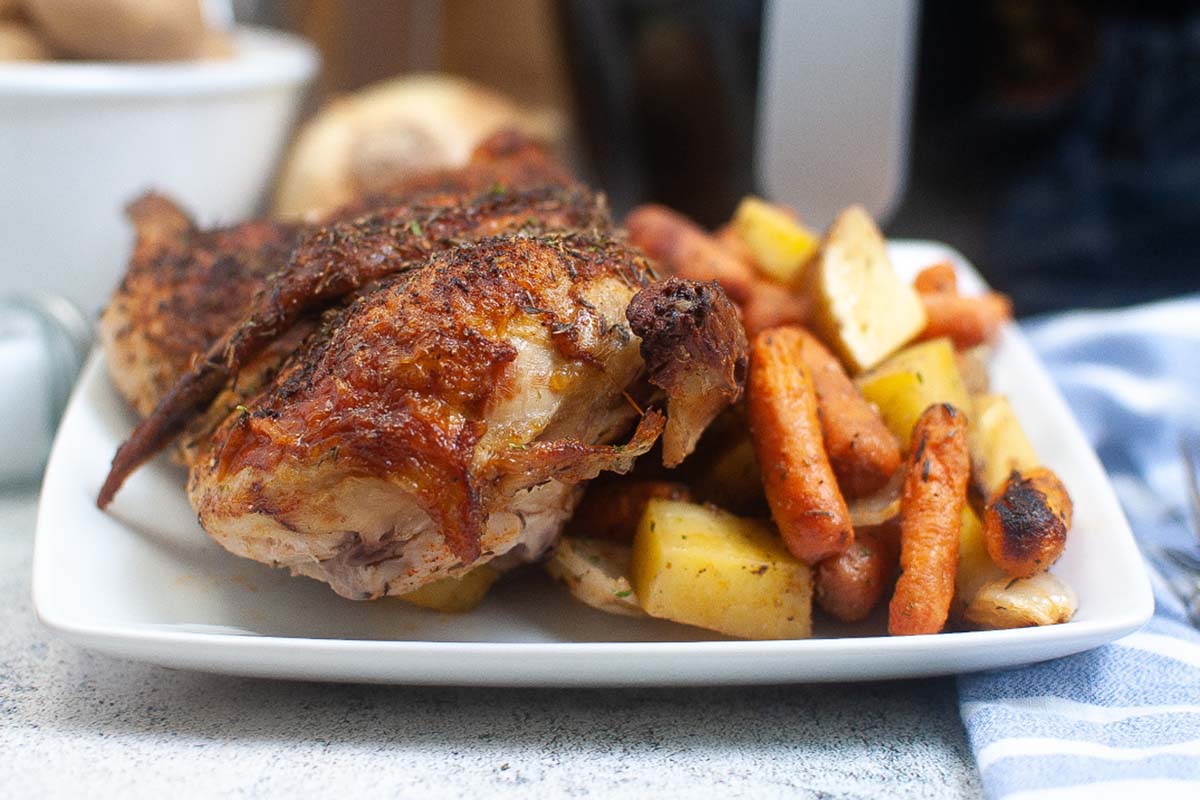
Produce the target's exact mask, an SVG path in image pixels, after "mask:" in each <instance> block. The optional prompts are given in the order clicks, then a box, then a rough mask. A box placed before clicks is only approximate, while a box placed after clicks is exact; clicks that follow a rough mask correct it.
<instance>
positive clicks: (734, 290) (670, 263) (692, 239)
mask: <svg viewBox="0 0 1200 800" xmlns="http://www.w3.org/2000/svg"><path fill="white" fill-rule="evenodd" d="M625 228H626V229H627V230H628V231H629V240H630V241H631V242H633V243H634V244H635V245H637V246H638V247H640V248H641V249H642V250H643V251H645V253H646V255H648V256H650V258H652V259H654V260H655V261H657V262H659V263H660V264H661V265H662V266H663V268H664V269H666V270H668V271H669V272H670V273H671V274H674V275H678V276H679V277H681V278H690V279H692V280H698V281H711V280H715V281H717V282H719V283H720V284H721V288H723V289H724V290H725V292H726V293H727V294H728V295H729V297H730V298H731V299H732V300H733V301H734V302H736V303H744V302H745V301H746V299H747V298H748V297H749V296H750V291H751V284H753V283H754V282H755V281H756V280H757V277H756V276H755V274H754V268H753V267H751V266H750V264H748V263H746V262H744V261H742V260H741V259H739V258H738V257H737V256H735V255H732V254H731V253H730V252H729V251H728V250H727V249H726V248H725V247H724V246H722V245H721V243H720V242H718V241H717V240H716V239H714V238H713V237H712V236H711V235H709V234H708V233H706V232H705V231H704V229H703V228H701V227H700V226H698V225H696V224H695V223H694V222H692V221H691V220H690V219H688V218H687V217H685V216H683V215H682V214H678V213H676V212H674V211H672V210H670V209H669V208H664V207H663V206H658V205H644V206H638V207H637V208H635V209H634V210H633V211H631V212H629V216H627V217H626V218H625Z"/></svg>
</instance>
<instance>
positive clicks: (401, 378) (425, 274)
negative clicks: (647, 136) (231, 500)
mask: <svg viewBox="0 0 1200 800" xmlns="http://www.w3.org/2000/svg"><path fill="white" fill-rule="evenodd" d="M602 278H603V279H616V280H618V281H620V282H622V283H623V284H624V285H627V286H628V287H629V289H628V291H629V293H630V294H632V292H633V291H635V290H636V289H640V288H642V287H643V286H644V285H645V283H646V282H647V281H648V280H649V272H648V269H647V267H646V265H645V262H644V261H642V260H641V259H640V258H639V257H638V256H637V255H636V254H635V253H633V252H632V251H629V250H627V249H625V248H623V247H622V246H621V245H619V244H617V243H615V242H613V241H611V240H607V239H603V238H596V237H590V236H586V235H571V234H563V235H544V236H541V237H537V238H533V237H525V236H514V237H506V238H492V239H485V240H483V241H481V242H478V243H474V244H465V245H462V246H459V247H456V248H454V249H452V250H449V251H446V252H443V253H440V254H437V255H434V256H432V257H431V258H429V259H428V260H427V261H425V262H423V263H422V265H421V266H415V267H413V268H412V269H410V270H408V271H406V272H403V273H401V274H398V275H395V276H393V277H391V278H388V279H386V280H384V281H380V282H378V283H377V284H375V285H374V286H372V287H371V288H369V289H367V290H365V291H364V292H363V294H362V295H361V296H360V297H359V298H358V299H356V300H355V301H354V302H353V303H351V304H350V305H349V306H348V307H347V308H346V309H345V310H344V311H342V312H340V313H338V314H337V315H335V316H334V317H333V319H331V320H330V321H329V323H328V324H327V325H326V326H325V327H324V329H323V330H321V331H320V332H319V333H318V334H317V335H316V336H314V337H313V338H312V339H311V340H310V342H309V344H308V345H307V347H306V348H305V350H304V351H303V352H302V353H299V354H298V355H297V356H296V357H295V359H294V360H293V361H292V362H291V363H290V365H289V366H287V367H285V368H284V369H283V370H282V371H281V373H280V375H279V376H278V378H276V380H275V382H274V383H273V385H272V386H270V387H269V388H268V389H267V390H266V391H265V392H264V393H263V394H262V395H261V396H260V397H259V398H258V399H256V400H255V401H254V402H253V403H250V404H248V405H249V410H248V413H240V414H234V415H232V416H231V417H230V419H229V420H227V421H226V423H225V424H224V425H223V426H222V428H221V429H220V430H218V431H217V433H216V434H215V436H214V439H213V443H212V458H211V461H210V462H209V463H208V464H207V465H206V466H205V467H204V469H205V470H207V471H209V472H210V473H213V474H215V476H216V479H217V480H218V481H223V480H226V479H227V478H229V477H231V476H233V475H235V474H236V473H238V472H240V471H242V470H244V469H247V468H252V469H254V470H257V471H260V472H264V473H272V472H274V471H276V470H277V469H279V468H280V466H281V465H282V464H284V463H285V462H286V463H287V464H288V465H290V466H297V465H300V466H303V465H315V464H320V463H322V462H323V460H325V459H330V460H332V461H333V462H335V463H336V465H337V469H338V470H339V471H340V472H342V473H349V474H354V475H357V476H373V477H380V478H384V479H386V480H387V481H389V482H392V483H396V484H398V485H400V486H402V487H403V488H405V489H406V490H408V491H410V492H411V493H413V494H414V495H415V496H416V498H417V502H418V504H419V505H420V506H421V508H422V509H423V510H424V511H425V512H426V513H428V514H429V516H430V517H431V518H432V519H433V520H434V521H435V523H437V525H438V527H439V528H440V530H441V532H442V536H443V537H444V538H445V541H446V543H447V545H448V546H449V547H450V548H451V550H452V551H453V552H454V553H455V555H456V556H457V557H458V558H459V559H460V560H462V561H463V562H464V563H469V562H471V561H473V560H475V559H476V558H478V557H479V542H480V537H481V535H482V529H483V523H484V521H485V520H486V517H487V514H488V511H489V508H490V503H491V502H492V500H493V499H494V496H495V495H497V494H511V493H512V492H515V491H517V490H518V489H519V488H525V487H528V486H530V485H536V484H537V483H542V482H545V481H547V480H551V479H556V480H560V481H563V482H566V483H572V482H576V481H578V480H582V479H584V478H587V477H592V476H593V475H594V474H595V473H596V472H598V471H599V470H600V469H604V468H610V465H611V466H615V467H616V468H618V469H621V468H623V469H627V468H628V466H629V465H631V464H632V458H633V457H634V456H635V455H637V454H640V453H642V452H645V450H647V449H649V447H650V445H651V444H653V441H654V439H655V438H656V437H657V435H658V433H659V431H660V430H661V424H662V421H661V417H659V416H658V415H657V414H653V413H648V414H647V415H646V418H644V420H643V426H641V427H640V428H639V431H640V435H638V436H636V437H635V441H634V442H632V443H630V444H629V445H626V446H624V447H623V448H620V449H613V448H609V449H608V450H603V449H602V450H597V449H595V448H594V447H592V445H593V443H591V442H578V441H576V442H572V441H571V440H569V439H558V440H555V441H553V442H534V443H522V446H521V448H520V449H517V450H514V451H513V452H511V453H505V454H504V455H503V456H502V457H500V458H498V459H495V460H494V461H493V463H491V464H490V466H486V467H484V466H480V465H479V464H478V463H477V460H478V459H477V455H478V454H477V451H476V448H477V445H478V444H479V442H480V439H481V437H482V436H483V435H484V434H485V433H486V432H487V424H486V412H487V410H488V409H489V408H490V407H492V406H493V405H494V404H495V403H496V402H498V401H499V400H500V399H502V397H503V394H504V392H505V388H504V383H503V381H502V380H501V377H502V374H503V373H504V372H505V369H506V367H507V365H508V364H510V363H511V362H512V361H513V360H514V358H515V357H516V355H517V351H516V349H515V348H514V346H513V344H512V343H511V342H510V341H509V340H508V338H507V336H508V331H509V330H510V328H511V327H512V326H514V325H520V324H528V323H529V322H530V321H533V322H534V323H535V324H537V325H540V326H541V327H542V328H543V329H544V331H545V334H546V335H548V336H549V337H550V340H551V341H552V342H553V344H554V345H555V346H556V347H557V349H558V352H559V353H560V355H561V356H562V357H563V358H564V359H567V360H571V361H579V362H586V361H587V360H588V358H589V357H590V358H591V359H592V360H593V361H597V362H599V361H602V356H603V353H604V351H605V349H606V348H608V347H611V345H610V344H609V340H610V339H613V340H620V341H624V342H628V341H629V338H628V337H629V334H628V332H627V331H626V332H624V333H622V332H619V331H617V330H615V329H614V328H613V327H612V326H610V325H608V324H607V323H606V322H604V321H603V320H602V319H600V318H598V316H597V315H596V314H595V313H594V312H593V311H592V310H591V309H590V308H589V305H590V304H589V302H588V301H587V300H586V299H585V298H584V296H583V295H582V294H581V290H582V289H583V288H584V287H587V286H588V285H589V284H591V283H593V282H595V281H598V280H600V279H602ZM626 461H628V464H626V463H625V462H626ZM514 473H519V480H518V481H517V483H518V485H512V483H511V482H506V481H504V478H505V477H507V476H508V475H511V474H514ZM276 511H278V509H276Z"/></svg>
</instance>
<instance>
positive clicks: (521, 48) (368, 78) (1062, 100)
mask: <svg viewBox="0 0 1200 800" xmlns="http://www.w3.org/2000/svg"><path fill="white" fill-rule="evenodd" d="M236 6H237V12H238V15H239V17H240V18H242V19H248V20H251V21H256V22H261V23H265V24H270V25H276V26H279V27H284V28H289V29H292V30H295V31H298V32H300V33H303V34H304V35H306V36H308V37H309V38H311V39H312V40H313V41H315V42H316V43H317V45H318V46H319V48H320V49H321V51H322V54H323V56H324V58H325V65H326V66H325V72H324V75H323V76H322V79H321V82H320V84H319V86H318V91H317V93H316V95H317V96H316V97H315V98H314V102H318V101H319V100H320V99H322V98H324V97H328V96H330V95H332V94H336V93H339V92H343V91H347V90H351V89H355V88H357V87H360V86H363V85H365V84H367V83H370V82H372V81H374V80H378V79H380V78H384V77H388V76H391V75H394V74H397V73H402V72H408V71H426V70H435V69H438V70H445V71H449V72H452V73H457V74H460V75H465V76H468V77H471V78H474V79H476V80H478V81H480V82H482V83H484V84H486V85H489V86H491V87H493V88H496V89H499V90H501V91H504V92H507V93H508V94H510V95H512V96H513V97H515V98H516V99H517V100H519V101H521V102H522V103H524V104H527V105H531V106H538V107H550V108H554V109H558V110H559V111H561V112H563V114H564V115H565V116H566V117H567V118H569V119H571V120H572V121H573V126H572V127H573V132H574V135H573V137H572V138H571V142H572V144H571V146H570V147H569V148H568V150H569V153H570V155H571V156H572V157H573V158H574V160H575V161H576V162H577V163H576V166H577V168H578V169H579V171H580V173H581V174H582V175H584V176H585V177H587V178H588V179H590V180H591V181H593V182H595V183H596V184H598V185H600V186H602V187H604V188H605V189H606V191H608V193H609V195H610V198H611V200H612V202H613V205H614V206H615V207H616V209H617V210H618V211H623V210H625V209H627V208H629V207H630V206H631V205H633V204H634V203H636V202H640V201H643V200H655V201H660V202H664V203H667V204H669V205H671V206H674V207H677V208H679V209H681V210H683V211H685V212H687V213H689V214H691V215H692V216H694V217H695V218H696V219H698V220H699V221H701V222H703V223H705V224H708V225H716V224H718V223H719V222H721V221H722V220H724V219H727V218H728V217H729V214H730V213H731V211H732V210H733V208H734V206H735V204H736V203H737V201H738V199H739V198H740V197H741V196H742V195H744V194H746V193H749V192H752V191H754V190H755V189H756V186H755V181H754V172H753V155H754V154H753V142H754V124H753V121H754V115H755V112H754V109H755V98H756V95H757V90H758V70H759V49H760V48H759V41H760V36H759V32H760V27H761V23H762V18H763V3H762V2H761V0H605V1H604V2H590V1H589V0H503V1H502V2H493V1H492V0H444V2H439V0H355V2H339V1H338V0H303V1H301V2H288V1H287V0H259V1H258V2H253V1H252V0H241V2H238V3H237V4H236ZM865 55H869V54H865ZM916 78H917V80H916V89H915V94H914V117H913V123H912V135H911V145H910V161H909V177H908V185H907V189H906V191H905V194H904V196H903V198H902V202H901V204H900V205H899V207H898V209H897V210H896V212H895V214H894V215H893V216H892V219H891V220H890V222H889V224H888V226H887V228H888V232H889V234H891V235H893V236H912V237H922V238H934V239H941V240H944V241H946V242H948V243H950V244H951V245H953V246H955V247H957V248H959V249H960V250H962V251H963V252H964V253H965V254H966V255H967V256H968V257H969V258H970V259H971V260H973V261H974V262H975V263H976V264H977V265H978V266H979V267H980V269H981V270H982V271H983V272H984V273H985V275H986V276H987V278H988V279H989V280H990V281H991V282H992V283H993V284H995V285H996V286H997V287H998V288H999V289H1001V290H1003V291H1006V292H1009V293H1010V294H1012V296H1013V298H1014V300H1015V304H1016V309H1017V312H1018V313H1019V314H1032V313H1038V312H1042V311H1048V310H1052V309H1060V308H1071V307H1098V306H1112V305H1126V304H1130V303H1135V302H1141V301H1146V300H1149V299H1152V298H1156V297H1163V296H1169V295H1175V294H1182V293H1185V292H1189V291H1197V290H1200V6H1198V5H1197V4H1196V3H1187V2H1141V3H1138V4H1136V5H1135V4H1132V3H1105V2H1083V1H1082V0H1078V1H1071V0H1065V1H1063V2H1053V3H1043V2H1037V1H1036V0H990V1H989V2H979V3H959V2H953V0H927V2H925V3H923V4H922V5H921V11H920V23H919V34H918V45H917V64H916ZM830 79H831V80H836V76H831V77H830ZM813 113H820V109H819V108H815V109H814V110H813Z"/></svg>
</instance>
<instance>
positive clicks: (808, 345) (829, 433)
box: [799, 332, 900, 498]
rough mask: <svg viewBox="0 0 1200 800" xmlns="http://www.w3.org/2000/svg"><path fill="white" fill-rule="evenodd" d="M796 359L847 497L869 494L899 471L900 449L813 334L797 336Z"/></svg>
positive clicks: (834, 470)
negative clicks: (806, 374)
mask: <svg viewBox="0 0 1200 800" xmlns="http://www.w3.org/2000/svg"><path fill="white" fill-rule="evenodd" d="M799 338H800V342H801V351H800V352H801V358H803V359H804V365H805V366H806V367H808V372H809V375H811V376H812V382H813V388H814V389H815V390H816V392H817V410H818V411H819V413H820V418H821V435H822V436H823V437H824V440H825V452H826V453H828V454H829V463H830V465H831V466H832V467H833V472H834V474H835V475H837V479H838V485H839V486H841V487H842V492H843V493H845V495H846V497H848V498H857V497H863V496H865V495H869V494H871V493H872V492H875V491H877V490H879V489H880V488H882V487H883V486H884V485H886V484H887V482H888V479H890V478H891V477H892V475H893V474H894V473H895V472H896V470H897V469H899V467H900V446H899V444H898V443H897V442H896V437H894V436H893V435H892V434H891V432H890V431H889V430H888V429H887V426H886V425H884V424H883V420H882V419H880V418H879V414H878V413H877V412H876V411H875V409H874V408H873V407H872V406H871V404H870V403H868V402H867V401H866V400H865V399H864V398H863V396H862V393H861V392H859V391H858V388H857V387H855V385H854V382H853V381H852V380H850V376H849V375H847V374H846V370H845V369H843V368H842V365H841V362H839V361H838V360H837V358H835V357H834V355H833V354H832V353H830V352H829V351H828V350H827V349H825V345H823V344H821V343H820V342H819V341H817V339H816V338H815V337H814V336H811V335H810V334H808V333H807V332H801V334H800V337H799Z"/></svg>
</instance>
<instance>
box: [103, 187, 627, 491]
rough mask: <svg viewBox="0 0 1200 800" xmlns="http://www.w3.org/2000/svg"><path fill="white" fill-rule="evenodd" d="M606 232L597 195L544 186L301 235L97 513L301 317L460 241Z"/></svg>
mask: <svg viewBox="0 0 1200 800" xmlns="http://www.w3.org/2000/svg"><path fill="white" fill-rule="evenodd" d="M609 224H610V223H609V218H608V214H607V210H606V208H605V206H604V202H603V199H602V198H601V197H599V196H598V195H596V194H594V193H592V192H590V191H588V190H587V189H584V188H582V187H561V186H557V185H549V186H541V187H537V188H532V189H523V190H511V191H493V190H491V189H488V190H485V191H484V192H483V193H481V194H478V195H475V196H473V197H471V198H470V199H466V200H464V199H463V197H462V196H461V195H459V194H455V193H449V194H439V193H434V194H432V195H419V196H418V199H417V200H414V201H412V202H408V203H404V204H401V205H397V206H391V207H387V208H383V209H380V210H378V211H375V212H372V213H369V214H365V215H363V216H361V217H358V218H356V219H354V220H351V221H345V222H335V223H333V224H330V225H327V226H322V227H318V228H316V229H315V230H312V231H310V232H309V233H307V234H306V235H305V236H304V237H303V239H302V240H301V242H300V243H299V245H297V247H296V249H295V250H294V251H293V252H292V254H291V256H290V258H289V259H288V261H287V264H286V266H285V267H283V269H282V271H280V272H279V273H278V274H277V275H276V276H275V277H274V279H273V280H271V281H270V282H269V283H268V284H267V285H266V286H265V287H264V288H263V289H262V291H260V292H259V293H257V294H256V295H255V296H254V299H253V301H252V303H251V305H250V307H249V308H248V309H247V310H246V312H245V313H244V314H243V315H242V318H241V320H240V321H239V322H237V323H235V324H234V325H233V326H231V327H230V328H228V329H227V330H226V331H225V332H224V333H223V334H222V335H221V336H220V337H219V338H218V339H216V340H215V341H214V342H213V343H212V344H211V345H210V346H209V348H208V350H207V352H205V353H204V354H203V355H202V356H199V357H197V358H196V359H194V361H193V365H192V367H191V369H189V370H188V371H187V372H186V373H184V374H183V376H182V377H181V378H180V379H179V380H178V381H177V382H176V383H175V384H174V386H172V387H171V389H170V390H168V391H167V392H166V394H164V395H163V396H162V397H161V399H160V400H159V402H158V404H157V405H156V406H155V408H154V409H153V411H151V413H150V414H149V415H147V417H146V418H145V419H144V420H143V421H142V422H141V423H140V424H139V425H138V427H137V428H136V429H135V430H134V432H133V434H132V435H131V436H130V438H129V441H127V442H126V443H125V445H123V446H122V447H121V449H120V450H119V451H118V452H117V455H116V457H115V458H114V459H113V466H112V470H111V472H110V473H109V476H108V479H107V480H106V481H105V483H104V486H103V487H102V489H101V493H100V497H99V500H98V502H99V505H100V506H101V507H102V508H103V507H104V506H106V505H107V504H108V502H109V501H110V500H111V499H112V497H113V495H114V494H115V493H116V490H117V489H118V488H119V487H120V485H121V483H122V482H123V481H124V479H125V477H126V476H127V475H128V474H129V473H130V472H132V471H133V470H134V469H136V468H137V467H138V466H139V465H140V464H142V463H143V462H144V461H145V460H146V459H147V458H149V457H150V456H152V455H154V454H155V453H156V452H158V451H159V450H161V449H162V448H163V447H165V446H166V445H167V444H169V443H170V442H171V440H172V439H174V437H175V436H176V435H177V434H178V433H179V432H180V431H181V430H183V429H184V428H185V427H186V426H187V425H188V424H189V421H190V420H192V419H193V418H194V417H195V416H196V414H197V413H199V412H201V411H203V410H205V409H207V408H208V407H209V405H210V404H211V403H212V401H213V399H214V398H215V397H217V395H218V394H219V393H220V392H221V390H222V388H223V387H225V386H226V385H227V383H228V382H229V381H230V380H231V379H232V378H233V377H234V376H236V375H237V374H238V372H239V371H240V370H241V369H242V368H244V367H245V366H247V365H249V364H251V363H252V362H253V361H254V359H255V358H256V357H257V356H258V355H259V354H260V353H262V352H263V350H264V349H266V348H268V347H269V346H270V345H271V344H272V343H273V342H275V341H276V340H277V339H278V338H279V337H280V336H281V335H282V334H284V333H286V332H287V331H289V330H290V329H291V328H292V327H293V326H294V325H295V324H296V323H297V322H298V321H300V320H301V319H303V318H304V317H305V315H307V314H309V313H311V312H315V311H320V310H321V309H323V308H325V307H328V306H329V305H331V304H333V303H336V302H337V301H339V300H341V299H342V298H343V297H345V296H347V295H349V294H351V293H353V292H355V291H356V290H358V289H360V288H362V287H364V286H366V285H367V284H369V283H370V282H371V281H373V280H377V279H379V278H382V277H386V276H388V275H391V274H395V273H397V272H402V271H404V270H406V269H411V268H414V267H415V266H418V265H420V264H421V263H422V261H423V259H425V258H427V257H429V256H430V255H431V254H433V253H437V252H439V251H442V250H445V249H447V248H449V247H453V246H455V245H456V244H458V243H461V242H464V241H470V240H473V239H478V238H481V237H484V236H492V235H497V234H500V233H504V232H516V231H524V232H527V233H537V232H543V231H555V230H594V231H606V230H608V229H609Z"/></svg>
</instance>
